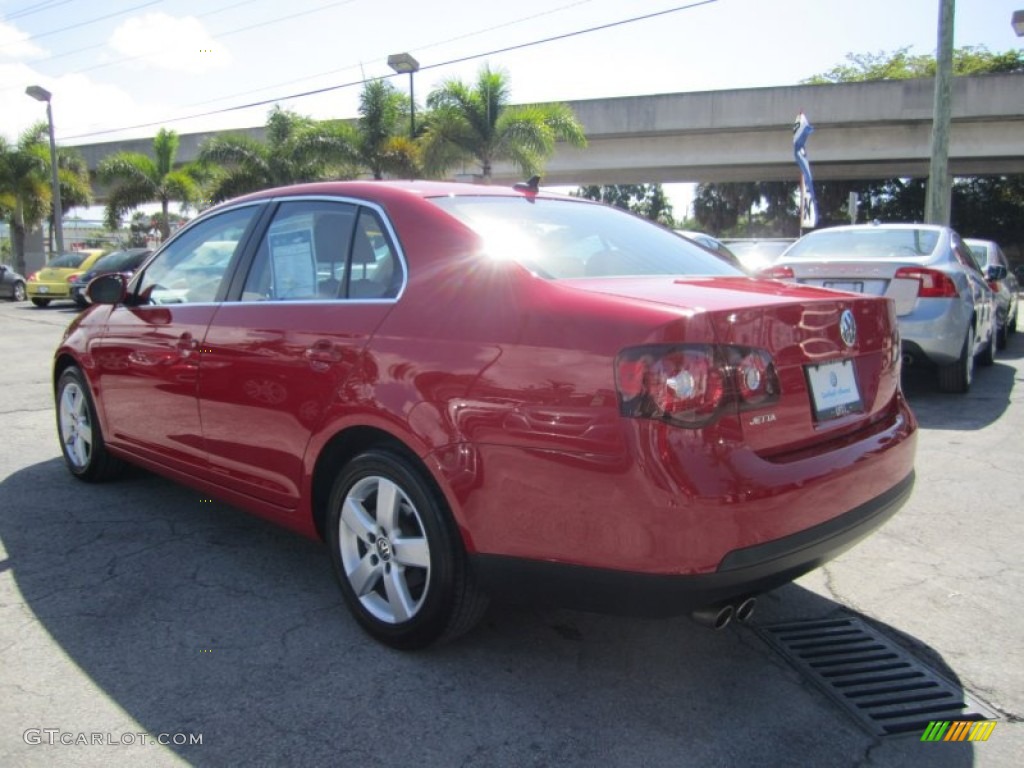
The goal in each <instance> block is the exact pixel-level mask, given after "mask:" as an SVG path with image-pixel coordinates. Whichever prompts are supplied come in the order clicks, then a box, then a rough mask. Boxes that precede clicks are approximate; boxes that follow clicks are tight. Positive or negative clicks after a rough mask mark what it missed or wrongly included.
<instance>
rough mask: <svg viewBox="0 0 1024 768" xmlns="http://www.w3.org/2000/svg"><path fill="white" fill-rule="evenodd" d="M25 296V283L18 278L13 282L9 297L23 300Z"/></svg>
mask: <svg viewBox="0 0 1024 768" xmlns="http://www.w3.org/2000/svg"><path fill="white" fill-rule="evenodd" d="M25 296H26V293H25V284H24V283H23V282H21V281H20V280H19V281H18V282H16V283H15V284H14V293H13V294H12V295H11V297H12V298H13V299H14V300H15V301H24V300H25Z"/></svg>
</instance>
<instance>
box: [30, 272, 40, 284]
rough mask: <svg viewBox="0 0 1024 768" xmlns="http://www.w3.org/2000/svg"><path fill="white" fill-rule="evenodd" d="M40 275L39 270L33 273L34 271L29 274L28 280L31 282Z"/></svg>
mask: <svg viewBox="0 0 1024 768" xmlns="http://www.w3.org/2000/svg"><path fill="white" fill-rule="evenodd" d="M38 276H39V273H38V272H33V273H32V274H31V275H29V276H28V281H29V282H30V283H31V282H32V281H33V280H35V279H36V278H37V277H38Z"/></svg>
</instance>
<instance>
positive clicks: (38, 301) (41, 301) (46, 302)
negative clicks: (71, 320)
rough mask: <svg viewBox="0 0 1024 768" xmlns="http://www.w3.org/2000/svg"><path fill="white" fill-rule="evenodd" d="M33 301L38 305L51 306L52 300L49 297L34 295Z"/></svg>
mask: <svg viewBox="0 0 1024 768" xmlns="http://www.w3.org/2000/svg"><path fill="white" fill-rule="evenodd" d="M32 303H33V304H35V305H36V306H37V307H48V306H50V300H49V299H38V298H35V297H33V298H32Z"/></svg>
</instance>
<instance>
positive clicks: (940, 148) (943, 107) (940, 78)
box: [924, 0, 954, 226]
mask: <svg viewBox="0 0 1024 768" xmlns="http://www.w3.org/2000/svg"><path fill="white" fill-rule="evenodd" d="M953 6H954V0H939V41H938V42H939V47H938V50H937V51H936V54H935V108H934V112H933V115H932V147H931V149H932V151H931V162H930V164H929V167H928V187H927V189H926V191H925V203H924V220H925V222H926V223H928V224H942V225H944V226H949V214H950V196H951V194H952V190H951V184H950V178H949V124H950V113H951V111H952V108H951V102H952V95H951V90H952V79H953Z"/></svg>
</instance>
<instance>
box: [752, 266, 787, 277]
mask: <svg viewBox="0 0 1024 768" xmlns="http://www.w3.org/2000/svg"><path fill="white" fill-rule="evenodd" d="M757 276H758V277H763V278H766V279H768V280H792V279H793V270H792V269H790V268H789V267H783V266H778V267H766V268H765V269H762V270H761V271H759V272H758V273H757Z"/></svg>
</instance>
